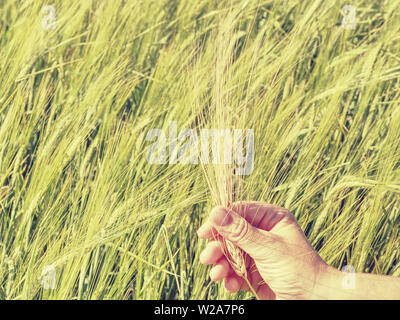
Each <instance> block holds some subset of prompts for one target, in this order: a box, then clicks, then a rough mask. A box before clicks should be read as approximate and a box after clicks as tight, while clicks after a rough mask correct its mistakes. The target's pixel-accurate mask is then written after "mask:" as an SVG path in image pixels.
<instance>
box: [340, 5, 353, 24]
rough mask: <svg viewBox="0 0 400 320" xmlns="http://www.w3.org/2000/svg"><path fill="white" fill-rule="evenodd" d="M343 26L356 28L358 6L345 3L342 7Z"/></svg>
mask: <svg viewBox="0 0 400 320" xmlns="http://www.w3.org/2000/svg"><path fill="white" fill-rule="evenodd" d="M342 14H343V19H342V27H343V28H344V29H355V28H356V8H355V7H353V6H352V5H349V4H347V5H345V6H343V8H342Z"/></svg>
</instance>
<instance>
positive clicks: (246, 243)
mask: <svg viewBox="0 0 400 320" xmlns="http://www.w3.org/2000/svg"><path fill="white" fill-rule="evenodd" d="M209 222H210V223H211V225H212V226H213V227H214V228H215V229H216V230H217V231H218V233H219V234H220V235H221V236H222V237H223V238H225V239H226V240H229V241H231V242H232V243H233V244H234V245H236V246H238V247H239V248H241V249H242V250H243V251H245V252H246V253H247V254H249V255H250V256H251V257H252V258H253V259H262V258H265V254H266V248H268V245H269V244H271V242H272V241H274V239H273V237H272V235H270V234H269V233H268V232H267V231H265V230H261V229H258V228H256V227H254V226H253V225H251V224H250V223H249V222H247V221H246V219H244V218H243V217H241V216H240V215H239V214H238V213H236V212H234V211H232V210H227V209H225V208H223V207H216V208H214V209H213V210H212V211H211V213H210V219H209Z"/></svg>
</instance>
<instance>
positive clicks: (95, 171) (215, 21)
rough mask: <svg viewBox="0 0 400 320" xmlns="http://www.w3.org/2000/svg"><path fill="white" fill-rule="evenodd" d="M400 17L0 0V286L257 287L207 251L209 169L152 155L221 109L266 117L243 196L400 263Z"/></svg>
mask: <svg viewBox="0 0 400 320" xmlns="http://www.w3.org/2000/svg"><path fill="white" fill-rule="evenodd" d="M345 4H352V5H353V6H355V7H356V9H357V11H356V17H357V23H356V29H355V30H345V29H344V28H343V27H342V26H341V21H342V14H341V8H342V7H343V6H344V5H345ZM46 5H54V7H55V8H56V29H55V30H52V29H50V30H45V29H44V28H43V27H42V20H43V18H44V14H43V13H42V8H43V7H44V6H46ZM399 21H400V1H398V0H394V1H393V0H391V1H389V0H382V1H366V0H362V1H355V0H354V1H335V2H334V1H322V0H305V1H294V0H288V1H273V0H268V1H263V0H247V1H243V0H231V1H227V0H223V1H212V0H199V1H192V0H157V1H156V0H153V1H151V0H135V1H122V0H113V1H99V0H85V1H76V0H71V1H61V0H54V1H53V2H52V3H48V2H46V1H42V0H41V1H33V0H24V1H11V0H0V298H1V299H235V298H249V297H250V296H249V295H243V294H239V295H228V294H226V293H225V291H224V288H223V285H221V284H213V283H210V280H209V277H208V269H207V268H206V267H204V266H202V265H200V264H199V262H198V257H199V253H200V252H201V249H202V248H203V247H204V245H205V242H203V241H199V240H198V238H197V236H196V233H195V232H196V230H197V228H198V227H199V226H200V224H201V223H202V221H204V219H205V218H206V217H207V214H208V212H209V210H210V209H211V208H212V206H213V201H212V199H213V195H211V194H210V192H209V191H208V190H209V189H208V185H207V180H206V177H205V174H204V171H203V169H202V167H201V166H200V165H181V164H177V165H152V164H149V163H148V162H147V160H146V152H147V150H148V147H149V145H150V143H149V142H147V141H146V140H145V137H146V134H147V132H148V131H149V130H151V129H153V128H160V129H162V130H164V131H165V132H167V130H168V124H169V122H170V121H173V120H176V121H177V122H178V128H179V129H184V128H196V127H197V126H198V125H199V118H201V117H202V115H203V114H204V112H205V110H209V108H210V110H213V109H212V108H211V107H213V106H216V107H217V108H226V111H227V112H228V113H229V115H230V117H231V121H232V122H231V123H229V124H228V127H232V128H242V129H245V128H252V129H254V130H255V165H254V171H253V172H252V174H251V175H249V176H246V177H243V178H241V180H242V186H243V190H242V191H241V194H240V196H241V198H242V199H243V200H246V199H247V200H250V199H251V200H261V201H265V202H269V203H273V204H276V205H280V206H284V207H286V208H288V209H289V210H291V211H292V212H293V213H294V214H295V216H296V218H297V219H298V221H299V223H300V225H301V227H302V228H303V230H305V232H306V234H307V236H308V238H309V240H310V242H311V243H312V245H313V246H314V247H315V248H316V249H317V250H318V252H319V254H320V255H321V256H322V258H323V259H325V260H326V261H327V262H328V263H329V264H331V265H333V266H335V267H337V268H340V267H342V266H343V265H346V264H350V265H352V266H354V268H355V269H356V270H357V271H360V272H363V271H365V272H372V273H379V274H389V275H393V276H400V241H399V240H400V81H399V76H400V24H399V23H398V22H399ZM216 97H223V99H222V100H219V101H216ZM210 113H211V112H210ZM211 116H212V115H211ZM203 120H204V119H203ZM207 121H208V120H207V118H206V119H205V122H204V121H203V122H202V123H201V126H202V127H205V128H211V127H212V126H211V120H210V122H209V123H207ZM47 265H53V266H54V267H55V270H56V288H55V289H54V290H44V289H43V288H42V285H41V271H42V269H43V268H44V267H45V266H47Z"/></svg>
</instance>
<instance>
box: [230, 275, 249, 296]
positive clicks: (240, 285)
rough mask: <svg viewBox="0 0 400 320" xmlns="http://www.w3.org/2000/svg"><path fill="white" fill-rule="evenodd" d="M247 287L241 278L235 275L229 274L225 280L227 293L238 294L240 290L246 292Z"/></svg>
mask: <svg viewBox="0 0 400 320" xmlns="http://www.w3.org/2000/svg"><path fill="white" fill-rule="evenodd" d="M247 288H248V286H247V285H246V284H245V281H243V278H241V277H239V276H238V275H237V274H230V275H228V276H227V277H226V278H225V289H226V290H227V291H228V292H229V293H234V292H238V291H240V290H247Z"/></svg>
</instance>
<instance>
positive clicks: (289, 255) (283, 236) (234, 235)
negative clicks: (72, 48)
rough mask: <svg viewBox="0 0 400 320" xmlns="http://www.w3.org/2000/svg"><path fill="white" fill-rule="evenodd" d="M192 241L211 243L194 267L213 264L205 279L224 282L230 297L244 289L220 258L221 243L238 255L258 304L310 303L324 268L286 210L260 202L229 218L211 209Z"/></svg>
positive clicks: (236, 209)
mask: <svg viewBox="0 0 400 320" xmlns="http://www.w3.org/2000/svg"><path fill="white" fill-rule="evenodd" d="M198 236H199V237H200V238H203V239H208V238H211V239H212V241H211V242H209V243H208V245H207V247H206V248H205V249H204V251H203V252H202V253H201V255H200V262H201V263H203V264H214V267H213V268H212V269H211V271H210V277H211V279H212V280H213V281H219V280H222V279H225V288H226V289H227V291H228V292H231V293H232V292H237V291H239V290H249V289H250V288H249V287H248V285H247V284H246V282H245V281H244V279H243V278H241V277H240V276H238V275H237V274H236V273H235V272H234V271H233V269H232V267H231V266H230V264H229V262H228V260H227V258H226V257H225V256H224V253H223V249H222V245H221V240H222V238H225V239H226V240H229V241H231V242H232V243H233V244H234V245H236V246H238V247H239V248H241V249H242V250H243V251H244V253H245V254H244V256H245V262H246V268H247V278H248V280H249V282H250V284H251V286H252V287H253V289H254V290H255V291H256V293H257V295H258V296H259V298H260V299H313V298H316V296H315V285H316V283H317V282H318V277H319V275H320V274H321V273H322V272H324V271H325V270H326V269H327V268H328V267H329V266H328V265H327V264H326V263H325V262H324V261H323V260H322V259H321V258H320V256H319V255H318V254H317V252H316V251H315V250H314V249H313V248H312V246H311V245H310V243H309V242H308V240H307V238H306V237H305V235H304V233H303V231H302V230H301V228H300V226H299V225H298V223H297V221H296V219H295V218H294V216H293V215H292V214H291V213H290V212H289V211H288V210H287V209H284V208H281V207H277V206H273V205H268V204H265V203H262V202H240V203H236V204H234V206H233V208H232V210H231V211H229V212H228V210H227V209H225V208H223V207H216V208H214V209H213V210H212V211H211V213H210V216H209V218H208V220H207V221H206V222H205V224H203V225H202V226H201V227H200V229H199V230H198Z"/></svg>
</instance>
